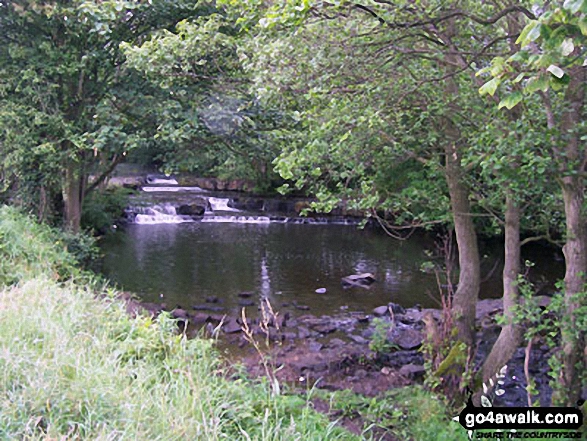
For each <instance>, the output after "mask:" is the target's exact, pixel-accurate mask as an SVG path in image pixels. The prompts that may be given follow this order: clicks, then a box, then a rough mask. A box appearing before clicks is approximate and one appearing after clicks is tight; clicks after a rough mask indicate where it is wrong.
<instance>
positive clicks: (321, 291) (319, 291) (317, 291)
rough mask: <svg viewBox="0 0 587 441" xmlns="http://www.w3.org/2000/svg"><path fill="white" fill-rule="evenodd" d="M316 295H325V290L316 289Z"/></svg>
mask: <svg viewBox="0 0 587 441" xmlns="http://www.w3.org/2000/svg"><path fill="white" fill-rule="evenodd" d="M316 294H326V288H318V289H317V290H316Z"/></svg>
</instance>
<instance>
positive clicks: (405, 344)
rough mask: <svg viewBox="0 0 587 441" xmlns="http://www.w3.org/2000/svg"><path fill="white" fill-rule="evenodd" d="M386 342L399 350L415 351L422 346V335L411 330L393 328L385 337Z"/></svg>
mask: <svg viewBox="0 0 587 441" xmlns="http://www.w3.org/2000/svg"><path fill="white" fill-rule="evenodd" d="M387 338H388V340H389V341H390V342H391V343H393V344H396V345H398V346H399V347H400V348H401V349H404V350H410V349H417V348H419V347H420V346H422V342H423V341H424V334H423V333H422V332H420V331H416V330H415V329H411V328H397V327H396V328H394V329H392V330H391V332H390V333H389V334H388V336H387Z"/></svg>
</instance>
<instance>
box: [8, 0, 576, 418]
mask: <svg viewBox="0 0 587 441" xmlns="http://www.w3.org/2000/svg"><path fill="white" fill-rule="evenodd" d="M586 14H587V2H585V1H584V0H574V1H571V0H565V1H562V0H560V1H554V2H550V1H548V2H547V1H538V2H530V1H517V0H516V1H513V0H512V1H503V2H501V1H500V2H497V1H496V2H477V1H467V0H453V1H448V2H445V1H436V0H430V1H418V2H413V1H398V2H387V1H379V0H366V1H365V2H356V1H352V0H343V1H336V2H322V1H313V0H312V1H308V0H304V1H287V2H272V1H260V0H246V1H240V0H238V1H237V0H219V1H217V2H210V3H207V2H192V1H174V2H169V1H167V0H153V1H149V2H135V1H126V0H108V1H100V2H95V1H81V0H80V1H73V2H69V1H68V2H65V1H61V0H53V1H49V2H37V1H34V0H22V1H20V0H19V1H2V2H0V28H2V30H3V32H2V34H1V35H0V72H1V74H2V75H1V78H0V94H1V95H2V101H1V102H0V126H1V128H2V131H1V132H0V154H1V156H2V157H3V163H2V164H1V167H0V175H1V178H2V187H1V188H0V192H1V193H0V197H1V198H2V200H4V201H6V202H10V203H12V204H15V205H19V206H21V207H23V208H24V209H26V210H27V211H29V212H32V213H35V215H36V216H37V218H38V219H40V220H43V221H52V222H54V223H57V224H61V225H62V226H63V227H64V228H65V229H66V230H68V231H69V232H70V233H73V234H77V233H78V232H79V231H80V228H81V219H82V212H83V207H84V204H87V205H88V206H90V205H91V203H92V202H91V201H96V200H97V199H91V196H92V193H94V192H98V191H100V189H101V187H102V186H103V184H104V182H105V181H106V180H107V178H108V176H109V175H110V174H111V173H112V172H113V170H114V169H115V167H116V165H117V164H119V163H121V162H123V161H126V160H128V158H133V157H134V158H135V159H136V160H139V158H140V159H141V160H143V161H146V162H148V163H150V164H153V165H157V166H159V167H160V168H161V169H162V170H164V171H183V170H185V171H192V172H198V173H202V174H208V173H215V174H218V175H222V176H231V175H233V176H235V177H247V178H254V179H255V180H256V181H257V182H258V185H259V186H260V187H265V188H267V187H271V188H275V187H277V186H279V188H280V190H281V191H283V192H287V191H289V190H291V189H297V190H299V191H304V192H305V193H306V194H308V195H309V196H312V197H313V198H314V199H315V201H314V203H313V204H312V207H313V208H315V209H319V210H323V211H329V210H332V209H333V208H334V207H336V206H344V207H345V208H348V209H351V210H353V209H356V210H360V211H361V212H363V213H367V215H368V216H370V217H372V218H374V219H377V220H378V221H380V222H381V225H382V226H383V227H384V228H385V229H386V231H387V232H388V233H389V234H391V235H394V236H402V235H403V233H404V232H406V231H408V230H409V229H410V228H414V227H420V228H431V227H432V226H435V227H438V228H440V229H443V230H449V231H454V238H455V241H456V247H457V248H458V253H457V254H456V257H455V260H458V271H455V272H454V274H455V278H454V279H455V280H448V279H446V280H442V281H441V282H442V283H440V285H445V286H448V288H447V290H446V291H445V293H444V294H445V295H446V296H447V297H446V298H447V299H449V300H450V301H449V302H447V303H446V305H447V309H448V310H449V314H448V315H447V317H448V318H447V320H446V321H445V324H447V325H448V324H450V329H449V330H448V331H447V332H445V333H444V336H445V338H444V339H445V340H446V341H443V342H442V346H443V347H445V348H447V353H448V354H452V355H453V357H452V358H451V360H453V361H451V362H450V363H448V361H447V363H448V364H451V366H450V372H453V373H454V378H453V380H454V381H450V382H449V383H450V384H452V385H453V387H451V389H452V390H445V393H447V394H451V395H454V396H455V397H458V396H459V395H460V397H461V398H462V397H463V394H464V391H465V390H466V389H467V387H473V388H474V389H476V390H478V389H479V386H480V384H481V383H482V382H487V381H488V380H489V379H490V378H492V377H493V376H494V375H495V374H496V373H497V372H498V371H499V369H501V367H502V366H503V365H505V364H506V363H507V361H508V360H509V359H510V358H511V356H512V354H513V353H514V352H515V351H516V350H517V349H518V348H519V346H520V345H521V344H522V342H523V338H524V332H525V330H524V329H523V328H522V326H521V325H520V321H519V320H518V319H517V318H516V317H517V316H516V310H517V309H519V308H520V307H521V306H522V304H521V300H520V299H521V296H520V289H519V286H520V277H523V276H524V269H523V267H522V259H521V249H522V247H523V246H524V244H526V243H528V242H531V241H536V240H546V241H549V242H551V243H556V244H557V246H563V248H562V249H563V252H564V258H565V264H566V273H565V277H564V280H563V281H562V284H561V295H562V296H563V299H564V301H563V302H562V304H563V307H562V308H561V309H560V312H559V317H558V323H559V324H560V329H549V330H547V331H546V332H548V333H553V334H555V335H556V340H557V341H558V342H559V346H560V348H561V351H560V354H559V355H557V356H556V357H555V358H554V359H553V364H552V365H553V369H552V376H553V380H554V381H553V384H555V385H556V386H557V388H556V393H555V395H554V400H553V401H554V403H556V404H566V405H569V406H570V405H575V404H576V403H577V401H578V400H579V399H580V398H581V391H582V390H584V387H585V384H586V382H587V378H586V372H587V369H586V363H587V360H585V344H586V334H585V332H586V331H585V330H586V329H587V326H585V310H586V309H587V295H586V289H585V282H586V279H585V278H586V277H587V234H585V226H586V222H585V213H584V209H583V205H584V191H585V182H584V181H585V173H586V171H587V156H586V153H585V149H584V148H583V147H582V146H583V144H584V143H585V140H586V139H587V131H586V130H587V126H586V124H585V121H587V118H586V117H585V116H586V115H585V112H586V110H585V109H586V106H585V99H586V94H585V85H586V84H587V81H585V80H586V75H587V74H586V67H585V55H586V41H587V25H586V19H585V17H586ZM102 224H104V223H102ZM481 234H483V235H493V236H494V237H496V238H499V239H500V240H501V239H503V241H504V245H505V246H504V248H505V253H504V257H503V259H504V268H503V299H504V320H503V322H502V324H503V327H502V330H501V334H500V336H499V339H498V340H497V343H496V344H495V345H494V346H493V350H492V351H491V352H490V353H489V355H488V356H487V358H486V360H484V362H483V364H482V366H474V365H473V359H474V353H475V351H476V346H477V342H476V329H475V309H476V305H477V299H478V296H479V286H480V283H481V278H482V275H481V271H480V267H481V265H480V261H481V256H480V252H479V247H478V237H479V235H481ZM449 257H450V256H449ZM36 265H42V263H37V262H34V261H31V262H30V267H31V268H34V267H35V266H36ZM5 274H6V275H5V276H4V277H7V278H10V277H14V275H12V274H10V272H6V273H5ZM18 277H20V276H18ZM18 277H17V278H18ZM52 277H54V278H57V279H59V278H61V277H62V274H59V273H57V274H56V275H53V276H52ZM453 282H454V283H453ZM453 288H454V289H453ZM453 331H454V332H453ZM449 361H450V360H449ZM447 363H445V364H447Z"/></svg>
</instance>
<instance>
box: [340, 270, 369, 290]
mask: <svg viewBox="0 0 587 441" xmlns="http://www.w3.org/2000/svg"><path fill="white" fill-rule="evenodd" d="M341 282H342V286H343V287H344V288H351V287H354V286H359V287H361V288H368V287H369V286H371V285H372V284H373V283H374V282H375V276H374V275H373V274H371V273H362V274H353V275H350V276H346V277H343V278H342V280H341Z"/></svg>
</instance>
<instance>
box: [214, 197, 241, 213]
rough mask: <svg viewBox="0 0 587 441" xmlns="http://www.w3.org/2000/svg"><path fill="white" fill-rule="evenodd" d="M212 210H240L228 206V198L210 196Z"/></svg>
mask: <svg viewBox="0 0 587 441" xmlns="http://www.w3.org/2000/svg"><path fill="white" fill-rule="evenodd" d="M208 201H209V202H210V206H211V207H212V211H240V210H237V209H236V208H232V207H229V206H228V202H229V201H230V199H227V198H208Z"/></svg>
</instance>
